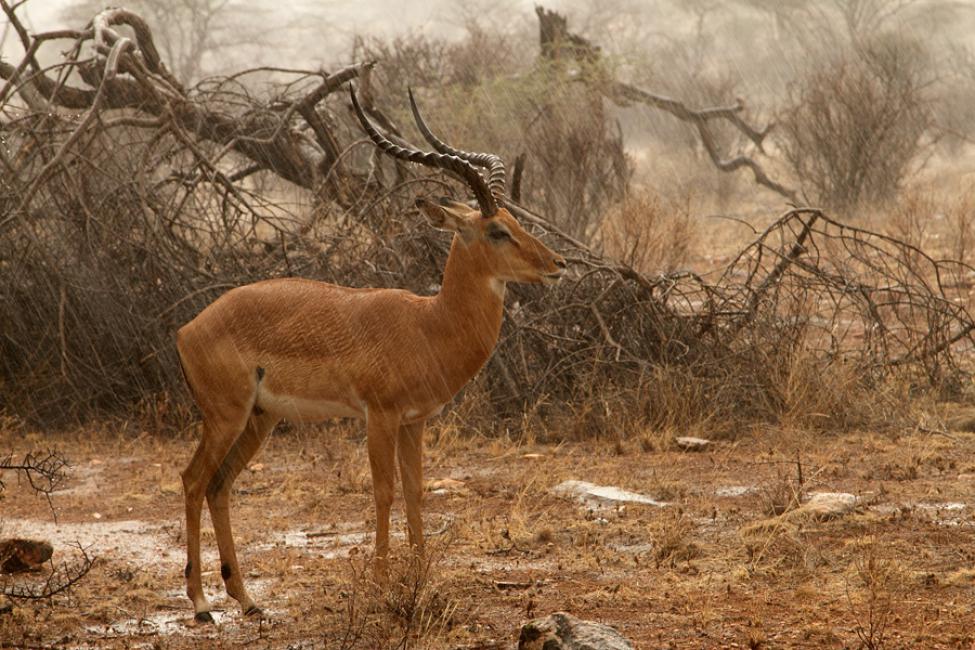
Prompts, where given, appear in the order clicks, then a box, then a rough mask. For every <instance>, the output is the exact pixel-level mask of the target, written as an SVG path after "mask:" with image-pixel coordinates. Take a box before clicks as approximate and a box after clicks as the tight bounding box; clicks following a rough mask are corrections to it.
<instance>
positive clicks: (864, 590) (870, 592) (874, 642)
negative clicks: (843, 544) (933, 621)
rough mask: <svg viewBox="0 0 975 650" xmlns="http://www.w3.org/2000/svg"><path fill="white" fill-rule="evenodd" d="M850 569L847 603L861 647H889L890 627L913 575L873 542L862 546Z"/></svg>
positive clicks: (867, 541) (868, 649) (866, 542)
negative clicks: (854, 621)
mask: <svg viewBox="0 0 975 650" xmlns="http://www.w3.org/2000/svg"><path fill="white" fill-rule="evenodd" d="M850 569H851V573H852V575H851V576H849V578H848V580H847V601H848V603H849V606H850V610H851V612H852V613H853V617H854V619H855V620H856V627H855V628H854V630H855V632H856V635H857V638H858V639H859V641H860V647H862V648H865V649H866V650H881V649H882V648H885V647H887V636H888V631H889V627H890V625H891V623H892V622H893V617H894V616H895V612H896V611H897V609H898V607H899V604H900V601H901V600H902V599H903V598H904V597H905V595H906V593H907V591H908V588H909V586H910V581H911V580H910V572H909V571H907V570H906V569H905V567H904V566H903V565H902V564H901V563H900V562H898V561H897V560H896V559H894V558H893V557H892V556H891V555H890V553H889V552H888V551H887V550H885V548H884V545H882V544H880V543H879V542H877V541H876V540H872V539H871V540H866V541H863V542H862V543H861V544H860V545H859V548H858V549H857V553H856V555H855V558H854V560H853V563H852V565H851V567H850Z"/></svg>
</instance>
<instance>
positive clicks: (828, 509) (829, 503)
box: [796, 492, 860, 519]
mask: <svg viewBox="0 0 975 650" xmlns="http://www.w3.org/2000/svg"><path fill="white" fill-rule="evenodd" d="M858 505H860V499H859V497H857V496H856V495H853V494H848V493H846V492H814V493H813V494H810V495H809V500H808V501H806V502H805V503H803V504H802V505H801V506H799V508H797V510H796V512H797V513H803V514H807V515H811V516H813V517H815V518H816V519H832V518H833V517H839V516H841V515H845V514H846V513H848V512H852V511H853V510H854V509H856V507H857V506H858Z"/></svg>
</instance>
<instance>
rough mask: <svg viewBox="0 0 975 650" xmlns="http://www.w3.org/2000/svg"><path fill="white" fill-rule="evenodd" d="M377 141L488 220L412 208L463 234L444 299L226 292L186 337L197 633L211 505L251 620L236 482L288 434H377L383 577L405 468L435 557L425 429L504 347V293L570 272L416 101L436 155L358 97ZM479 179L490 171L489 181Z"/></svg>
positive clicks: (258, 286) (495, 181) (407, 492)
mask: <svg viewBox="0 0 975 650" xmlns="http://www.w3.org/2000/svg"><path fill="white" fill-rule="evenodd" d="M351 96H352V106H353V108H354V109H355V113H356V115H357V116H358V119H359V121H360V122H361V123H362V127H363V129H365V131H366V133H367V134H368V135H369V137H370V139H371V140H372V142H373V143H374V144H375V145H376V146H377V147H378V148H379V149H380V150H381V151H383V152H384V153H386V154H387V155H389V156H392V157H394V158H399V159H402V160H407V161H412V162H416V163H420V164H423V165H427V166H429V167H433V168H438V169H442V170H447V171H450V172H453V173H454V174H456V175H458V176H460V177H461V178H463V179H464V180H465V181H466V183H467V184H468V185H469V186H470V189H471V191H472V192H473V194H474V198H475V199H476V201H477V205H478V209H472V208H470V207H468V206H467V205H466V204H463V203H458V202H454V201H451V200H449V199H440V200H439V201H438V202H431V201H428V200H426V199H422V198H421V199H417V201H416V206H417V207H418V208H419V211H420V212H421V213H423V214H424V215H425V216H426V218H427V219H428V220H429V221H430V222H431V223H432V224H433V226H435V227H438V228H444V229H448V230H452V231H454V233H455V234H454V237H453V242H452V244H451V247H450V254H449V255H448V257H447V264H446V267H445V268H444V272H443V283H442V289H441V290H440V292H439V293H438V294H437V295H435V296H429V297H426V296H417V295H415V294H412V293H410V292H408V291H403V290H398V289H352V288H348V287H340V286H335V285H332V284H326V283H324V282H316V281H312V280H303V279H299V278H282V279H277V280H265V281H263V282H257V283H254V284H249V285H246V286H242V287H238V288H236V289H232V290H231V291H228V292H227V293H225V294H224V295H222V296H221V297H220V298H218V299H217V300H216V301H214V302H213V303H212V304H211V305H209V306H208V307H207V308H206V309H204V310H203V311H202V312H200V314H199V315H198V316H197V317H196V318H194V319H193V320H192V321H190V322H189V323H188V324H186V325H185V326H183V327H182V328H181V329H180V330H179V333H178V335H177V348H178V350H179V358H180V362H181V364H182V368H183V372H184V375H185V377H186V381H187V383H188V385H189V387H190V391H191V392H192V394H193V397H194V399H195V400H196V403H197V405H198V406H199V409H200V411H201V413H202V418H203V426H202V437H201V439H200V442H199V445H198V446H197V448H196V452H195V453H194V454H193V458H192V459H191V460H190V462H189V465H188V466H187V467H186V469H185V470H184V471H183V474H182V477H183V490H184V495H185V499H186V547H187V563H186V571H185V576H186V593H187V595H188V596H189V597H190V599H191V600H192V601H193V607H194V609H195V611H196V615H195V618H196V620H197V621H199V622H212V621H213V618H212V616H211V615H210V606H209V604H208V602H207V600H206V596H205V594H204V593H203V587H202V580H201V566H200V513H201V511H202V507H203V500H204V498H206V501H207V505H208V507H209V509H210V517H211V519H212V521H213V528H214V532H215V534H216V538H217V546H218V548H219V551H220V573H221V575H222V576H223V580H224V584H225V586H226V589H227V593H228V594H229V595H230V596H231V597H233V598H234V599H236V600H237V601H238V602H239V603H240V606H241V609H242V611H243V612H244V614H245V615H253V614H256V615H260V614H261V610H260V609H259V608H258V607H257V605H255V604H254V601H253V600H252V599H251V598H250V597H249V596H248V595H247V590H246V589H245V588H244V582H243V579H242V575H241V572H240V568H239V565H238V563H237V555H236V550H235V548H234V540H233V536H232V533H231V528H230V493H231V487H232V485H233V482H234V479H235V478H236V477H237V475H238V474H239V473H240V471H241V470H242V469H243V468H244V467H245V466H246V465H247V464H248V463H249V462H250V461H251V459H252V458H253V457H254V455H255V453H256V452H257V451H258V449H259V448H260V447H261V445H262V444H263V443H264V441H265V440H266V439H267V437H268V435H269V434H270V432H271V430H272V429H273V428H274V426H275V425H276V424H277V423H278V422H279V421H280V420H282V419H287V420H290V421H295V422H318V421H322V420H325V419H328V418H335V417H354V418H360V419H363V420H365V421H366V432H367V446H368V452H369V465H370V469H371V470H372V484H373V493H374V498H375V503H376V542H375V544H376V549H375V567H376V572H377V574H378V575H380V576H383V575H384V574H385V571H386V561H387V555H388V551H389V511H390V506H391V504H392V501H393V489H394V478H395V469H394V458H398V461H399V471H400V475H401V479H402V484H403V495H404V499H405V502H406V520H407V528H408V531H409V541H410V544H411V545H412V546H413V547H414V549H415V550H416V551H417V552H418V553H422V551H423V522H422V519H421V512H420V505H421V500H422V490H423V485H422V466H421V461H422V452H423V427H424V424H425V422H426V421H427V419H429V418H431V417H433V416H435V415H437V414H439V413H440V412H441V410H442V409H443V408H444V406H445V405H446V404H447V403H448V402H449V401H450V400H451V399H452V398H453V397H454V395H456V393H457V392H458V391H459V390H460V389H461V388H462V387H463V386H464V385H465V384H466V383H467V382H468V381H469V380H470V379H471V377H473V376H474V374H475V373H477V372H478V370H479V369H480V368H481V367H482V366H483V365H484V363H485V362H486V361H487V359H488V358H489V357H490V355H491V352H492V350H493V349H494V346H495V344H496V343H497V340H498V333H499V331H500V328H501V320H502V314H503V307H504V292H505V283H507V282H542V283H555V282H557V281H558V280H559V278H560V277H561V275H562V273H563V270H564V269H565V261H564V260H563V258H562V257H560V256H559V255H557V254H556V253H554V252H552V251H551V250H549V249H548V248H547V247H546V246H545V245H543V244H542V243H541V242H540V241H539V240H538V239H536V238H535V237H533V236H531V235H530V234H528V233H527V232H526V231H525V230H524V229H523V228H522V227H521V226H520V225H519V224H518V222H517V221H515V219H514V218H513V217H512V216H511V214H510V212H508V210H507V209H506V208H505V196H504V191H505V170H504V164H503V162H502V161H501V159H500V158H499V157H498V156H496V155H493V154H475V153H470V152H466V151H461V150H457V149H454V148H452V147H450V146H449V145H447V144H445V143H443V142H442V141H440V140H439V139H438V138H437V137H436V136H434V135H433V134H432V133H431V132H430V129H429V128H427V126H426V124H425V123H424V121H423V118H422V116H421V115H420V113H419V111H418V109H417V107H416V102H415V101H414V99H413V94H412V92H411V93H410V104H411V107H412V109H413V115H414V118H415V120H416V122H417V126H418V127H419V129H420V132H421V133H422V134H423V136H424V137H425V138H426V139H427V140H428V141H429V142H430V144H431V145H432V146H433V147H434V149H435V150H436V151H434V152H422V151H419V150H417V149H412V148H407V147H401V146H398V145H396V144H394V143H393V142H391V141H389V140H388V139H387V138H386V137H384V136H383V135H382V134H380V133H379V131H377V130H376V128H375V127H374V126H373V125H372V123H371V122H370V121H369V119H368V118H367V117H366V116H365V114H364V113H363V112H362V109H361V107H360V106H359V102H358V101H357V99H356V95H355V91H354V90H352V91H351ZM478 168H483V169H485V170H486V171H487V178H485V177H484V176H482V175H481V172H480V171H479V169H478Z"/></svg>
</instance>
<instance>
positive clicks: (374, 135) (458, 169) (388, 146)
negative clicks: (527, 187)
mask: <svg viewBox="0 0 975 650" xmlns="http://www.w3.org/2000/svg"><path fill="white" fill-rule="evenodd" d="M349 95H350V96H351V97H352V108H353V109H355V114H356V117H358V118H359V122H360V123H361V124H362V128H363V130H365V132H366V134H368V135H369V139H370V140H372V142H373V144H375V145H376V147H378V148H379V150H380V151H382V152H383V153H385V154H387V155H389V156H392V157H393V158H399V159H400V160H408V161H410V162H414V163H419V164H421V165H426V166H427V167H434V168H436V169H445V170H447V171H451V172H454V173H455V174H457V175H458V176H460V177H461V178H463V179H464V180H465V181H466V182H467V185H468V186H469V187H470V188H471V191H472V192H473V193H474V198H475V199H476V200H477V205H478V206H479V207H480V209H481V215H482V216H484V217H493V216H494V215H495V214H497V212H498V203H497V201H496V200H495V197H494V194H493V193H492V191H491V188H490V186H489V185H488V184H487V183H486V182H485V180H484V177H483V176H481V173H480V172H479V171H477V168H476V167H475V166H474V165H473V164H472V162H469V161H467V160H465V159H463V158H461V157H460V156H457V155H454V154H450V153H434V152H432V151H420V150H419V149H413V148H412V147H402V146H400V145H398V144H396V143H394V142H391V141H390V140H389V139H388V138H386V136H384V135H383V134H381V133H380V132H379V130H378V129H376V127H375V126H374V125H373V123H372V122H371V121H370V120H369V118H368V117H366V114H365V113H364V112H363V111H362V107H361V106H359V100H358V99H357V98H356V96H355V88H353V86H352V84H349Z"/></svg>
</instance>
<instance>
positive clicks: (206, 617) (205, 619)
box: [193, 612, 213, 623]
mask: <svg viewBox="0 0 975 650" xmlns="http://www.w3.org/2000/svg"><path fill="white" fill-rule="evenodd" d="M193 620H194V621H196V622H197V623H213V616H211V615H210V612H197V613H196V615H195V616H194V617H193Z"/></svg>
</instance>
